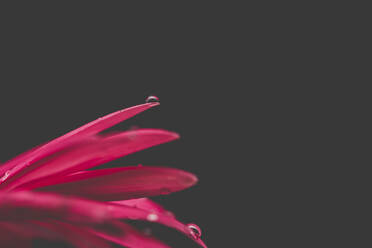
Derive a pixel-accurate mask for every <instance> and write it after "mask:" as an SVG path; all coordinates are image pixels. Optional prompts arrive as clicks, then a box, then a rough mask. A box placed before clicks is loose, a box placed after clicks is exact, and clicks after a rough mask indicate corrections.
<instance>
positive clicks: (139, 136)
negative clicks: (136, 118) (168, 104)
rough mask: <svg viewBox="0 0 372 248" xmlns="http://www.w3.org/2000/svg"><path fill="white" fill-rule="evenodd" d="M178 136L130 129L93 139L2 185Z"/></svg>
mask: <svg viewBox="0 0 372 248" xmlns="http://www.w3.org/2000/svg"><path fill="white" fill-rule="evenodd" d="M177 138H179V136H178V134H176V133H173V132H169V131H165V130H160V129H139V130H131V131H126V132H121V133H119V134H114V135H110V136H104V137H96V138H94V139H93V138H92V139H90V140H89V141H87V142H83V143H80V144H78V145H75V146H70V147H68V148H67V149H65V150H63V151H60V152H59V153H57V154H53V155H52V156H50V157H48V158H45V159H43V160H42V161H39V162H38V163H34V164H32V165H30V166H29V167H28V168H27V169H26V170H24V171H22V173H18V175H16V176H14V177H13V178H11V179H10V180H7V181H5V182H4V184H6V185H11V187H10V186H8V187H10V189H12V188H15V187H16V186H18V185H21V184H24V183H26V182H30V181H31V180H35V179H40V178H43V177H44V178H46V177H48V176H53V177H56V176H63V175H67V174H70V173H73V172H77V171H81V170H85V169H88V168H92V167H94V166H97V165H100V164H103V163H106V162H109V161H111V160H114V159H117V158H119V157H123V156H126V155H128V154H131V153H134V152H137V151H140V150H143V149H146V148H149V147H152V146H156V145H159V144H162V143H166V142H169V141H172V140H174V139H177Z"/></svg>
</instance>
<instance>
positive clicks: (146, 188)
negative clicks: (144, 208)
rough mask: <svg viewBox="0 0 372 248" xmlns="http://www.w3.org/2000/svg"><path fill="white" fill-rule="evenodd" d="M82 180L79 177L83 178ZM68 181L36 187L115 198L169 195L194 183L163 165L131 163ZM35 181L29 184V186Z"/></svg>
mask: <svg viewBox="0 0 372 248" xmlns="http://www.w3.org/2000/svg"><path fill="white" fill-rule="evenodd" d="M83 176H84V177H85V179H82V177H83ZM69 178H70V179H69V181H70V182H66V183H60V184H55V185H50V186H46V187H42V188H39V189H38V190H39V191H44V192H45V191H46V192H55V193H60V194H66V195H74V196H80V197H84V198H89V199H94V200H101V201H115V200H124V199H132V198H140V197H148V196H156V195H162V194H169V193H172V192H175V191H180V190H183V189H185V188H188V187H191V186H192V185H194V184H195V183H196V182H197V178H196V176H194V175H193V174H191V173H188V172H185V171H182V170H179V169H173V168H164V167H149V166H141V167H138V166H133V167H124V168H113V169H101V170H94V171H87V172H86V173H82V174H76V175H71V176H69ZM33 185H34V186H35V185H37V184H36V183H30V184H29V186H33Z"/></svg>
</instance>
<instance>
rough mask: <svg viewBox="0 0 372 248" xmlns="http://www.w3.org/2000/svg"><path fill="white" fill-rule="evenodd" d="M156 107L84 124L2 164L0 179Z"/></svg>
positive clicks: (128, 110) (142, 107) (147, 105)
mask: <svg viewBox="0 0 372 248" xmlns="http://www.w3.org/2000/svg"><path fill="white" fill-rule="evenodd" d="M157 105H159V103H157V102H151V103H145V104H141V105H137V106H133V107H130V108H126V109H123V110H119V111H116V112H114V113H111V114H108V115H106V116H104V117H101V118H99V119H97V120H95V121H92V122H89V123H88V124H85V125H84V126H82V127H80V128H78V129H75V130H73V131H71V132H69V133H67V134H65V135H63V136H61V137H59V138H56V139H54V140H52V141H50V142H48V143H46V144H44V145H41V146H39V147H36V148H33V149H31V150H30V151H27V152H25V153H22V154H20V155H18V156H17V157H15V158H13V159H12V160H10V161H8V162H6V163H4V164H3V165H2V166H1V167H0V177H1V176H2V175H5V173H6V172H8V174H7V176H6V178H5V179H7V178H11V177H13V176H14V175H16V174H17V173H18V172H19V171H21V170H22V169H24V168H25V167H27V166H29V165H30V164H32V163H35V162H36V161H39V160H41V159H43V158H45V157H47V156H49V155H50V154H53V153H55V152H56V151H59V150H61V149H63V148H65V147H68V146H69V145H71V144H73V143H74V142H76V141H79V140H80V139H82V138H84V137H87V136H91V135H95V134H97V133H99V132H101V131H103V130H105V129H108V128H110V127H112V126H114V125H116V124H118V123H120V122H122V121H124V120H126V119H129V118H131V117H133V116H135V115H137V114H139V113H141V112H143V111H145V110H147V109H149V108H151V107H154V106H157ZM3 178H4V177H3ZM5 179H4V180H5ZM0 183H1V181H0ZM0 185H1V184H0Z"/></svg>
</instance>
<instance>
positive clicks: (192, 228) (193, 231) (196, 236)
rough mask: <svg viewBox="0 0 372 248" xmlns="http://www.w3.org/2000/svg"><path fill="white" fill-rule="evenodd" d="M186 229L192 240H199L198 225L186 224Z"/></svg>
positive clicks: (199, 230) (199, 231)
mask: <svg viewBox="0 0 372 248" xmlns="http://www.w3.org/2000/svg"><path fill="white" fill-rule="evenodd" d="M187 227H188V228H189V230H190V234H191V236H192V237H193V238H194V239H200V237H201V234H202V232H201V229H200V227H198V225H196V224H194V223H190V224H187Z"/></svg>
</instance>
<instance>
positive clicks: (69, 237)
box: [0, 221, 111, 248]
mask: <svg viewBox="0 0 372 248" xmlns="http://www.w3.org/2000/svg"><path fill="white" fill-rule="evenodd" d="M0 231H1V235H0V242H1V247H2V248H14V247H30V248H32V247H33V245H34V242H35V240H45V241H52V242H53V243H57V244H58V243H59V242H63V243H66V244H70V245H73V246H74V247H77V248H109V247H111V245H110V244H109V243H108V242H107V241H106V240H105V239H102V238H100V237H97V236H96V235H95V234H92V233H90V232H89V231H87V230H84V229H80V228H77V227H74V226H72V225H69V224H67V223H58V224H56V223H52V222H50V223H47V222H45V223H42V222H35V221H34V222H29V223H26V222H18V223H9V222H8V223H7V222H5V223H4V222H3V223H0ZM21 245H22V246H21Z"/></svg>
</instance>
